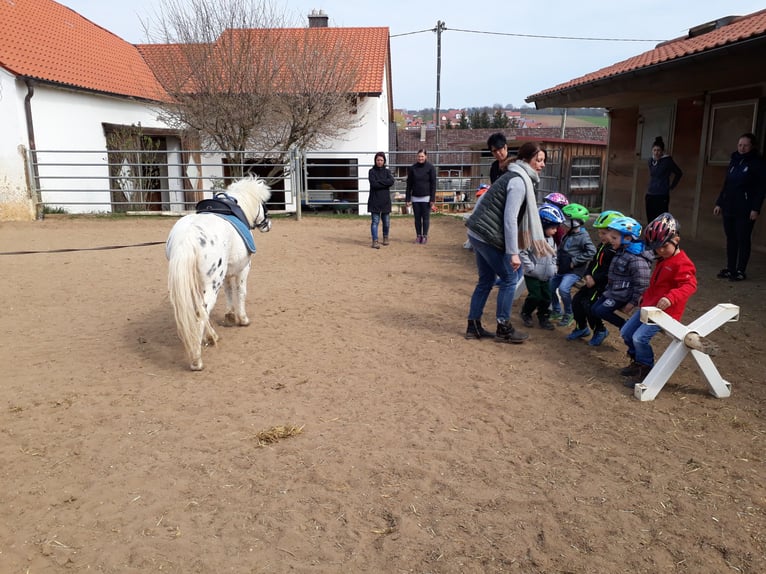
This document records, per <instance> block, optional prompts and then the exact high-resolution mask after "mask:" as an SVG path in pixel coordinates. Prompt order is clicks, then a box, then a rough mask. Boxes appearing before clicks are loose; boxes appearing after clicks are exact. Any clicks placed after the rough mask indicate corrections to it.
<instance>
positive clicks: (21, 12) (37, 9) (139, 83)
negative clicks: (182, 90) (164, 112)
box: [0, 0, 167, 100]
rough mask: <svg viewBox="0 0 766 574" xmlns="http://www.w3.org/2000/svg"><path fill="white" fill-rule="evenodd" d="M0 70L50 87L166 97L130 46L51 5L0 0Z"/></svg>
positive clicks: (38, 1)
mask: <svg viewBox="0 0 766 574" xmlns="http://www.w3.org/2000/svg"><path fill="white" fill-rule="evenodd" d="M0 22H2V33H0V66H1V67H3V68H5V69H6V70H8V71H9V72H10V73H12V74H14V75H16V76H21V77H27V78H34V79H38V80H42V81H46V82H52V83H54V84H61V85H64V86H70V87H73V88H81V89H85V90H92V91H96V92H104V93H108V94H116V95H121V96H132V97H137V98H143V99H148V100H161V99H166V98H167V94H166V93H165V91H164V90H163V89H162V87H161V86H160V84H159V82H158V81H157V79H156V78H155V77H154V74H153V73H152V71H151V70H150V69H149V67H148V66H147V65H146V62H144V60H143V58H142V57H141V55H140V54H139V53H138V50H136V48H135V46H133V45H132V44H129V43H128V42H125V41H124V40H122V39H121V38H119V37H118V36H115V35H114V34H112V33H111V32H109V31H108V30H105V29H103V28H101V27H100V26H97V25H96V24H94V23H93V22H91V21H90V20H87V19H86V18H83V17H82V16H80V15H79V14H78V13H77V12H75V11H73V10H71V9H70V8H67V7H65V6H62V5H61V4H58V3H56V2H53V1H52V0H1V1H0Z"/></svg>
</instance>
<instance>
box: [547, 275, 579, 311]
mask: <svg viewBox="0 0 766 574" xmlns="http://www.w3.org/2000/svg"><path fill="white" fill-rule="evenodd" d="M579 280H580V276H579V275H577V274H576V273H564V274H563V275H559V274H558V273H557V274H556V275H554V276H553V278H552V279H551V309H553V312H554V313H561V305H560V304H559V298H558V297H557V296H556V289H558V290H559V295H561V302H562V303H563V304H564V315H571V314H572V287H573V286H574V284H575V283H577V282H578V281H579Z"/></svg>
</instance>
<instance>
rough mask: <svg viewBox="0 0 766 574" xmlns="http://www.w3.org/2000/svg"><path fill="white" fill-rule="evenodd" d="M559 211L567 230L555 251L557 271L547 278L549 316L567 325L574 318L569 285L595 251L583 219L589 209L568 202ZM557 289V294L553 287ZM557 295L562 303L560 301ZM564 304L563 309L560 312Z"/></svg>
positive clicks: (583, 272)
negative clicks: (561, 212)
mask: <svg viewBox="0 0 766 574" xmlns="http://www.w3.org/2000/svg"><path fill="white" fill-rule="evenodd" d="M561 211H563V212H564V217H566V219H567V221H566V225H568V227H569V231H568V232H567V233H566V235H564V238H563V239H562V240H561V245H559V248H558V252H557V253H556V262H557V264H558V271H557V273H556V275H554V276H553V279H551V281H550V288H551V309H552V310H553V313H552V314H551V317H550V318H551V320H554V321H555V320H557V319H558V323H557V324H558V326H559V327H568V326H569V325H571V324H572V322H573V317H572V287H574V284H575V283H577V282H578V281H579V280H580V279H581V278H582V276H583V275H584V274H585V270H586V268H587V267H588V263H589V262H590V260H591V259H592V258H593V256H594V255H595V254H596V246H595V245H593V241H591V238H590V235H588V231H587V230H586V229H585V222H586V221H588V217H590V213H589V212H588V209H587V208H586V207H585V206H583V205H580V204H579V203H570V204H569V205H567V206H565V207H564V208H563V209H562V210H561ZM557 290H558V294H556V291H557ZM559 296H560V297H561V303H559ZM562 305H563V313H562Z"/></svg>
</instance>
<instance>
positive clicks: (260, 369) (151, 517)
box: [0, 216, 766, 574]
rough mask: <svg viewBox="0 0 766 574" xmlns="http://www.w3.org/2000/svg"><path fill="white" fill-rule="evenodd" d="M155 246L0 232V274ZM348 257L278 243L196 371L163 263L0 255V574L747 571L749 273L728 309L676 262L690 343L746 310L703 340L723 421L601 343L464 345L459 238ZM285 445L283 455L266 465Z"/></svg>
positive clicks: (324, 236)
mask: <svg viewBox="0 0 766 574" xmlns="http://www.w3.org/2000/svg"><path fill="white" fill-rule="evenodd" d="M173 222H174V221H173V220H171V219H129V220H126V219H117V220H110V219H82V218H79V219H68V218H50V219H46V220H45V221H44V222H37V223H3V224H0V251H2V252H4V253H7V252H10V251H17V250H51V249H62V248H82V247H96V246H111V245H132V244H137V243H143V242H153V241H158V242H162V241H164V240H165V238H166V236H167V233H168V231H169V229H170V227H171V226H172V224H173ZM368 234H369V224H368V220H367V219H366V218H362V219H330V218H321V217H309V218H304V220H303V221H300V222H298V221H295V220H293V219H277V220H276V221H275V224H274V229H273V231H272V232H271V233H270V234H267V235H260V234H259V235H258V236H257V237H256V240H257V243H258V253H257V254H256V255H255V259H254V267H253V272H252V273H251V275H250V282H249V296H248V309H249V314H250V317H251V319H252V321H253V323H252V325H251V326H249V327H247V328H229V329H226V328H223V327H220V328H219V329H218V330H219V334H221V336H222V339H221V341H220V343H219V345H218V346H217V347H215V348H208V349H206V350H205V352H204V355H203V356H204V361H205V365H206V368H205V370H204V371H202V372H200V373H192V372H190V371H189V370H188V366H187V364H186V361H185V359H184V356H183V351H182V348H181V345H180V342H179V341H178V339H177V337H176V335H175V325H174V323H173V317H172V312H171V309H170V306H169V303H168V298H167V294H166V287H165V286H166V268H167V267H166V262H165V257H164V246H163V245H154V246H143V247H131V248H125V249H115V250H92V251H75V252H63V253H38V254H30V255H6V254H4V255H2V256H0V265H1V266H2V267H1V268H2V273H0V286H2V292H3V294H4V305H3V309H2V311H1V312H0V317H2V319H1V325H0V343H1V344H0V364H2V375H0V377H1V380H2V383H1V384H0V388H1V389H2V402H3V404H2V408H0V484H2V488H0V571H1V572H3V573H10V574H23V573H29V574H40V573H63V572H85V571H88V572H104V573H115V574H116V573H132V572H171V573H179V574H180V573H183V574H188V573H197V572H199V573H222V572H234V573H243V572H248V573H250V572H252V573H256V572H257V573H261V572H264V573H265V572H276V573H281V572H300V573H303V572H312V573H319V572H322V573H330V572H348V573H358V572H386V573H389V572H390V573H405V572H414V573H423V574H425V573H445V574H446V573H487V572H489V573H493V572H522V573H527V574H533V573H554V572H555V573H583V574H584V573H616V572H632V573H657V572H683V573H695V574H696V573H720V572H743V573H745V572H746V573H760V572H764V571H766V513H765V510H764V508H765V505H766V499H765V496H766V483H765V481H764V476H766V469H764V436H765V432H766V424H765V421H764V402H763V401H764V395H765V394H766V390H765V389H764V378H765V377H764V356H765V355H764V350H765V348H766V341H765V340H764V339H765V337H764V335H765V332H764V327H763V311H762V309H763V307H762V301H763V300H764V296H765V295H766V293H765V289H764V280H766V273H765V271H764V266H763V255H762V254H756V255H755V256H754V261H753V265H752V268H751V270H750V271H751V276H752V277H751V280H748V281H746V282H743V283H739V284H733V283H729V282H721V281H720V280H717V279H715V272H716V271H717V270H718V269H719V268H720V259H721V258H722V256H723V254H722V253H719V252H718V251H716V252H714V253H712V254H710V253H709V252H707V251H705V250H704V249H703V248H702V247H701V246H696V245H687V246H686V247H687V248H688V251H689V253H690V254H691V256H692V258H693V259H695V261H696V263H697V265H698V269H699V275H700V290H699V292H698V294H697V295H696V296H695V297H694V298H693V299H692V302H691V304H690V307H689V309H688V310H687V314H686V317H685V319H686V321H687V322H688V321H690V320H691V319H693V318H695V317H697V316H699V315H700V314H702V313H703V312H705V311H707V310H708V309H709V308H711V307H713V306H714V305H715V304H716V303H719V302H733V303H736V304H738V305H740V306H741V310H742V313H741V317H740V320H739V322H736V323H730V324H727V325H726V326H724V327H723V328H721V329H720V330H718V331H716V332H715V333H714V334H713V335H712V337H711V338H712V339H713V340H714V341H715V342H717V343H719V344H720V345H721V347H722V353H721V354H720V355H719V356H718V357H716V358H715V363H716V365H717V366H718V368H719V369H720V371H721V373H722V375H723V376H724V377H725V378H726V379H727V380H729V381H730V382H731V383H732V396H731V397H730V398H727V399H716V398H714V397H712V396H711V395H710V394H708V392H707V385H706V383H705V381H704V378H703V377H702V376H701V374H700V372H699V371H698V369H697V368H696V365H695V363H694V361H693V360H692V359H691V358H690V357H687V359H686V360H685V362H684V364H683V365H682V367H681V369H680V370H679V371H678V372H677V373H676V374H675V375H674V377H673V378H672V379H671V381H670V382H669V383H668V385H667V386H666V387H665V389H663V391H662V392H661V393H660V394H659V396H658V397H657V399H656V400H655V401H653V402H639V401H637V400H636V399H635V398H633V395H632V393H631V391H630V390H628V389H626V388H625V387H623V386H622V384H621V378H620V377H619V376H618V374H617V371H618V369H619V368H620V367H622V366H624V364H625V355H624V347H623V345H622V344H621V343H620V342H619V341H618V340H617V338H616V337H614V336H610V337H609V338H608V339H607V341H606V343H605V344H604V345H603V346H602V347H600V348H593V347H588V346H587V345H586V344H584V343H583V342H582V341H578V342H568V341H566V340H565V339H564V336H565V334H566V333H565V332H564V331H563V330H558V331H556V332H552V333H551V332H543V331H541V330H540V329H532V330H530V333H531V336H530V340H529V341H528V342H527V343H525V344H524V345H518V346H510V345H503V344H497V343H495V342H493V341H491V340H490V341H466V340H465V339H464V338H463V332H464V329H465V315H466V311H467V306H468V300H469V297H470V293H471V291H472V288H473V283H474V273H475V272H474V268H473V263H472V257H471V255H470V253H468V252H467V251H465V250H463V249H462V248H461V245H462V242H463V240H464V237H465V233H464V227H463V226H462V223H461V221H459V220H457V219H455V218H451V217H448V216H444V217H439V218H436V220H435V221H434V223H433V229H432V232H431V234H430V242H429V244H428V245H426V246H420V245H416V244H414V243H413V242H412V239H413V234H414V232H413V230H412V222H411V220H410V219H407V218H398V219H395V220H394V223H393V231H392V244H391V245H390V246H389V247H385V248H382V249H380V250H379V251H378V250H373V249H370V248H369V240H368ZM721 251H722V250H721ZM516 311H518V307H516ZM214 316H215V319H216V321H217V322H220V321H222V319H223V317H222V301H219V306H218V307H217V308H216V312H215V313H214ZM491 316H492V313H491V312H490V314H489V317H490V319H491ZM489 322H491V320H490V321H489ZM668 340H669V339H668V338H667V337H666V336H665V335H661V336H658V337H657V339H656V341H657V344H656V346H655V348H658V347H659V348H660V349H661V348H663V347H664V346H665V345H667V342H668ZM279 426H285V427H291V426H294V427H296V428H299V429H302V432H301V433H300V434H297V435H296V436H292V437H290V438H285V439H282V440H278V441H276V442H273V443H265V442H263V441H261V440H259V438H258V436H259V433H260V432H262V431H266V430H269V429H272V428H274V427H279Z"/></svg>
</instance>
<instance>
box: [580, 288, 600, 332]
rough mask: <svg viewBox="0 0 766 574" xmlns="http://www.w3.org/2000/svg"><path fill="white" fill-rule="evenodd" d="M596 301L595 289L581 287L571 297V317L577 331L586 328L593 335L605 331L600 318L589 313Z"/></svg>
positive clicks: (596, 293)
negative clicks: (591, 331) (588, 327)
mask: <svg viewBox="0 0 766 574" xmlns="http://www.w3.org/2000/svg"><path fill="white" fill-rule="evenodd" d="M597 300H598V292H597V291H596V288H595V287H585V286H583V287H581V288H580V290H579V291H577V293H575V294H574V297H572V315H573V316H574V320H575V324H576V325H577V328H578V329H583V328H585V327H586V326H590V328H591V329H592V330H593V332H594V333H595V332H596V331H603V330H604V329H605V327H604V322H603V321H602V320H601V317H599V316H598V315H595V314H593V313H591V312H590V308H591V306H592V305H593V303H595V302H596V301H597Z"/></svg>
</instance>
